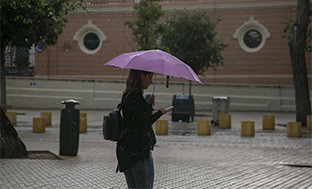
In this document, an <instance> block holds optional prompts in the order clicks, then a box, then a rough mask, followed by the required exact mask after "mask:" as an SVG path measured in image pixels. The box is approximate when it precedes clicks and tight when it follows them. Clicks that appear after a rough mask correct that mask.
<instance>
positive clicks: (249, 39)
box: [243, 29, 262, 48]
mask: <svg viewBox="0 0 312 189" xmlns="http://www.w3.org/2000/svg"><path fill="white" fill-rule="evenodd" d="M243 41H244V44H245V45H246V46H247V47H249V48H257V47H258V46H259V45H260V44H261V43H262V35H261V33H260V32H259V31H257V30H254V29H252V30H248V31H247V32H246V33H245V34H244V39H243Z"/></svg>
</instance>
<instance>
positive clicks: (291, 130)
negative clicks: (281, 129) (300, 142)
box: [287, 122, 301, 138]
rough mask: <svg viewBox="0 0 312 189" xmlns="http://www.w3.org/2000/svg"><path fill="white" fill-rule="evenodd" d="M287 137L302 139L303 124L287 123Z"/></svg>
mask: <svg viewBox="0 0 312 189" xmlns="http://www.w3.org/2000/svg"><path fill="white" fill-rule="evenodd" d="M287 137H297V138H300V137H301V122H288V123H287Z"/></svg>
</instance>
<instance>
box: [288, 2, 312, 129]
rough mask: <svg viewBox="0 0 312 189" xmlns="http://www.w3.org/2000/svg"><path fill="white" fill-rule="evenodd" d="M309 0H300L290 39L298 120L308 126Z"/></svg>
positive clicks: (309, 111)
mask: <svg viewBox="0 0 312 189" xmlns="http://www.w3.org/2000/svg"><path fill="white" fill-rule="evenodd" d="M308 19H309V0H298V5H297V15H296V24H295V25H294V26H293V38H292V39H291V40H290V41H289V43H288V46H289V50H290V57H291V65H292V70H293V78H294V84H295V98H296V120H297V121H298V122H301V124H302V126H303V127H306V126H307V115H310V114H311V102H310V94H309V83H308V76H307V67H306V60H305V47H306V37H307V29H308V23H309V20H308Z"/></svg>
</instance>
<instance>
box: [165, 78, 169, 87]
mask: <svg viewBox="0 0 312 189" xmlns="http://www.w3.org/2000/svg"><path fill="white" fill-rule="evenodd" d="M166 88H169V76H168V75H167V82H166Z"/></svg>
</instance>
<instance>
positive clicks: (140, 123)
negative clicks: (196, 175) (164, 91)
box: [116, 70, 169, 188]
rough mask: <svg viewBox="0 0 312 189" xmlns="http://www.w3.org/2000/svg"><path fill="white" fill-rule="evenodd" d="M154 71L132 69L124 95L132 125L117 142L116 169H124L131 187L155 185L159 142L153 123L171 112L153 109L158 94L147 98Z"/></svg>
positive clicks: (124, 109) (126, 114) (125, 110)
mask: <svg viewBox="0 0 312 189" xmlns="http://www.w3.org/2000/svg"><path fill="white" fill-rule="evenodd" d="M153 76H154V73H151V72H146V71H140V70H130V73H129V76H128V79H127V83H126V89H125V90H124V91H123V96H122V112H123V116H124V120H125V123H126V125H127V126H128V128H129V129H130V131H129V133H128V134H127V136H126V137H125V138H124V139H123V140H121V141H118V143H117V148H116V153H117V160H118V167H117V171H120V172H123V173H124V175H125V178H126V181H127V185H128V187H129V188H153V183H154V163H153V156H152V150H153V148H154V146H155V143H156V138H155V134H154V131H153V129H152V124H153V123H154V122H155V121H156V120H157V119H159V118H160V117H161V116H162V115H163V114H165V113H166V112H168V111H169V110H166V109H165V108H161V109H160V110H158V111H157V112H156V113H153V105H154V104H155V96H154V95H151V97H150V98H149V99H148V101H146V100H145V99H144V97H143V93H144V90H145V89H147V88H148V87H149V85H150V84H151V83H152V78H153Z"/></svg>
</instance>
